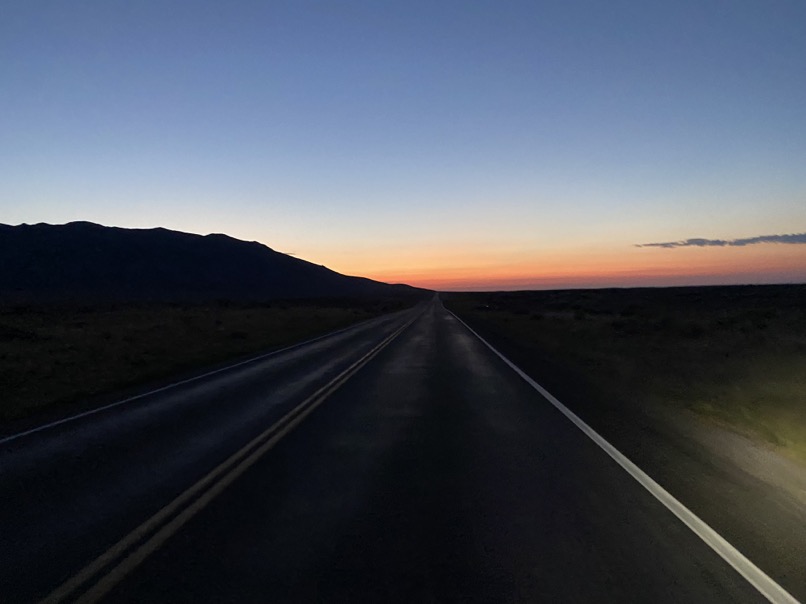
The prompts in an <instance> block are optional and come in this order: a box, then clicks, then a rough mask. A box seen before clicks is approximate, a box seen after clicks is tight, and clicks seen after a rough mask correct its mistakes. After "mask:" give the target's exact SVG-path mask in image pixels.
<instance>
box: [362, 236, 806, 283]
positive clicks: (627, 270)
mask: <svg viewBox="0 0 806 604" xmlns="http://www.w3.org/2000/svg"><path fill="white" fill-rule="evenodd" d="M451 256H452V258H450V260H452V261H453V262H445V261H444V260H445V259H446V258H445V257H444V256H443V255H442V254H435V258H434V262H433V264H429V263H426V262H422V260H424V259H425V256H423V257H421V258H418V259H419V260H421V262H418V263H416V264H414V263H413V264H414V265H412V266H410V267H405V268H404V267H402V266H399V260H400V258H398V257H394V258H392V259H391V260H390V262H389V264H390V266H389V268H388V269H386V270H383V269H382V268H379V264H381V263H382V260H383V259H382V258H381V257H378V256H374V257H373V258H372V259H371V262H370V263H368V264H370V265H371V266H367V267H366V270H363V271H362V270H361V268H360V266H359V267H356V269H354V270H352V271H350V274H358V275H362V276H365V277H369V278H371V279H376V280H379V281H385V282H387V283H408V284H409V285H414V286H419V287H425V288H428V289H435V290H443V291H451V290H453V291H462V290H465V291H473V290H496V289H500V290H514V289H564V288H585V287H592V288H597V287H640V286H672V285H709V284H713V285H717V284H739V283H802V282H806V246H800V245H782V244H759V245H754V246H745V247H705V248H698V247H687V248H677V249H662V248H651V249H650V248H640V249H639V248H628V249H626V250H623V249H621V250H619V249H612V248H609V249H598V250H596V249H587V250H562V251H556V252H555V251H551V252H549V251H543V252H537V253H532V254H530V255H528V256H526V255H524V256H523V257H521V258H515V257H514V256H513V255H507V256H506V257H503V258H497V257H496V256H495V255H493V254H490V255H478V254H477V253H476V254H473V253H467V254H465V255H464V256H463V255H462V254H459V253H454V254H451ZM457 258H463V259H464V261H463V262H457V261H456V260H457ZM373 269H374V270H373Z"/></svg>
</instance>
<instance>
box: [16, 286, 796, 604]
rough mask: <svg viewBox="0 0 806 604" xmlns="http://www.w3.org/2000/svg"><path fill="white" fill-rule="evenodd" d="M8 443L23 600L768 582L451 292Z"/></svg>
mask: <svg viewBox="0 0 806 604" xmlns="http://www.w3.org/2000/svg"><path fill="white" fill-rule="evenodd" d="M411 321H413V322H411ZM410 322H411V323H410ZM351 367H352V369H351ZM345 370H347V371H348V373H347V374H345V375H343V377H342V378H341V379H339V380H338V381H337V382H336V383H333V384H332V388H328V387H327V386H328V384H331V382H332V380H333V379H334V378H335V377H337V376H339V375H340V374H341V373H342V372H344V371H345ZM323 387H325V390H324V391H323V390H320V389H322V388H323ZM317 392H318V393H319V394H317ZM250 401H251V402H250ZM302 401H306V402H305V403H304V405H305V406H304V409H303V410H302V411H299V412H297V414H296V415H295V414H294V413H295V412H293V411H292V414H291V415H289V416H287V417H286V419H284V420H282V421H281V423H280V424H276V427H275V428H270V426H272V425H275V422H277V420H278V419H279V418H280V417H281V416H282V414H283V413H286V412H288V411H291V410H292V409H294V406H295V405H296V404H299V403H300V402H302ZM85 421H86V423H85ZM250 439H254V442H253V444H249V445H246V443H248V442H249V441H250ZM5 446H6V450H5V451H4V452H3V453H2V459H0V472H1V473H2V474H0V480H2V481H3V482H2V484H3V493H4V497H3V503H2V509H0V513H2V518H3V519H4V526H5V527H8V528H9V529H10V530H9V531H8V532H5V531H4V537H3V543H2V548H3V549H2V556H3V561H4V563H3V565H2V566H3V570H2V581H3V593H4V594H5V595H6V596H7V597H6V598H4V599H7V600H12V601H29V600H36V599H37V598H41V597H43V596H45V595H47V594H51V595H52V596H54V597H53V598H52V601H74V600H76V599H78V601H95V600H98V599H107V600H108V601H112V602H120V601H131V602H154V601H173V602H199V601H249V602H265V601H307V602H310V601H372V602H378V601H407V602H410V601H417V602H419V601H426V602H430V601H438V602H441V601H460V600H461V601H483V602H491V601H507V602H509V601H530V602H531V601H597V602H598V601H603V600H613V601H640V602H643V601H653V602H655V601H686V602H719V601H724V602H757V601H764V598H763V597H762V596H761V595H760V593H759V591H758V590H757V589H756V588H754V587H753V586H752V585H751V584H750V583H749V582H748V581H747V580H746V578H745V577H743V576H742V575H740V574H739V572H737V571H736V570H735V568H734V567H733V566H731V565H730V564H729V563H727V562H726V561H725V560H724V559H723V558H722V557H720V556H719V555H718V554H717V553H716V552H715V551H714V549H713V548H711V547H709V546H708V545H706V543H705V542H704V541H703V540H702V539H701V537H700V536H698V535H696V534H695V533H694V532H693V531H692V530H690V529H689V528H688V527H687V526H686V525H684V524H683V522H681V520H680V518H678V516H675V515H674V514H673V513H672V512H671V511H669V509H668V508H667V507H665V506H664V505H663V504H662V503H660V502H659V501H658V499H657V497H656V496H653V495H652V494H651V493H650V492H649V491H648V490H647V489H646V488H645V487H644V486H642V485H641V484H639V482H638V481H637V480H636V479H635V478H634V477H633V476H631V475H630V474H629V473H628V472H626V471H625V469H624V468H623V467H622V466H621V465H619V464H618V463H617V462H616V461H615V460H614V459H613V458H612V457H611V456H609V455H608V454H606V453H605V452H604V451H603V450H602V448H601V446H599V445H597V444H596V443H595V442H594V441H593V440H591V439H590V438H589V437H588V436H586V435H585V434H584V433H583V432H582V431H581V430H580V429H579V428H578V427H577V426H576V425H574V424H573V423H572V422H571V421H569V419H568V418H567V417H566V416H565V415H563V414H562V413H561V412H560V411H559V410H558V409H557V408H556V407H554V406H552V405H551V404H550V403H549V402H548V401H547V400H546V399H545V398H544V397H543V396H542V395H541V394H540V393H539V392H537V391H536V390H535V388H534V387H533V386H532V385H530V384H529V383H528V382H527V381H525V380H524V379H522V377H521V376H519V375H518V374H517V373H516V372H515V371H513V369H512V368H511V367H509V366H508V365H507V364H506V363H505V362H504V361H503V360H502V359H501V358H499V357H498V356H497V355H496V354H495V353H494V352H493V351H492V350H490V349H489V348H488V347H487V346H486V345H485V344H484V343H483V342H482V341H481V340H479V339H478V338H477V337H476V336H475V335H474V334H473V333H472V332H471V331H469V330H468V328H467V327H465V326H464V325H463V324H462V323H461V322H460V321H459V320H458V319H456V318H455V317H454V316H453V315H451V314H450V313H449V312H448V311H446V310H445V309H444V308H443V307H442V305H441V304H440V302H439V301H438V300H437V299H435V300H434V301H433V302H432V303H430V304H429V305H427V306H425V307H420V308H418V309H415V310H413V311H410V312H408V313H400V314H398V315H395V316H391V317H387V318H385V319H382V320H378V321H376V322H373V323H371V324H367V325H364V326H361V327H360V328H358V329H356V330H355V331H347V332H345V333H343V334H340V335H338V336H334V339H333V341H330V339H325V340H322V341H320V342H317V343H315V344H313V345H312V348H311V349H310V350H309V349H308V347H300V348H298V349H295V350H293V351H289V352H288V353H284V354H280V355H277V356H275V357H269V358H267V359H265V360H263V361H260V362H256V363H254V364H248V365H245V366H243V367H242V368H238V369H236V370H233V372H232V373H230V372H224V373H223V374H220V375H217V376H211V377H210V378H205V379H202V380H199V381H198V382H194V383H190V384H187V385H183V386H179V387H177V388H176V389H173V390H169V391H166V392H163V393H158V394H157V395H154V397H153V400H151V399H149V400H147V401H145V402H144V403H142V404H138V405H133V406H132V407H127V406H121V408H120V409H117V410H114V411H113V410H110V413H109V416H108V417H107V416H105V415H104V414H98V416H94V417H90V418H86V420H82V421H81V422H75V424H65V425H64V426H60V427H59V429H54V430H53V432H49V431H47V430H46V431H43V432H42V433H40V434H36V435H31V436H30V437H28V438H25V439H19V440H18V441H13V442H9V443H7V445H5ZM239 451H240V453H238V452H239ZM228 456H235V457H233V458H231V461H230V462H227V463H225V464H223V465H222V466H219V467H220V471H219V472H218V473H217V474H215V476H213V477H212V478H210V480H209V482H208V483H205V485H204V488H200V489H199V490H198V491H192V492H189V491H188V490H187V489H188V486H189V485H192V484H196V483H197V481H199V480H200V479H203V478H204V477H205V476H209V472H210V470H211V469H212V468H214V467H216V464H221V461H222V460H224V459H226V458H227V457H228ZM183 493H184V495H183ZM183 496H184V499H182V497H183ZM177 498H179V499H181V501H180V503H179V504H176V505H175V506H174V507H171V505H172V504H171V502H176V501H177ZM149 523H150V524H149ZM138 527H141V529H142V530H140V531H139V532H138ZM142 527H145V528H142ZM57 588H58V589H57ZM54 590H56V591H55V592H54ZM781 601H784V600H781Z"/></svg>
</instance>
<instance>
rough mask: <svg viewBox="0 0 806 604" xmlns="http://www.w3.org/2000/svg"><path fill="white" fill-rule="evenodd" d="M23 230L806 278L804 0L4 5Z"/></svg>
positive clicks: (12, 215)
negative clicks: (228, 238) (691, 242)
mask: <svg viewBox="0 0 806 604" xmlns="http://www.w3.org/2000/svg"><path fill="white" fill-rule="evenodd" d="M0 83H2V84H0V222H4V223H9V224H18V223H22V222H27V223H35V222H49V223H63V222H69V221H72V220H89V221H93V222H99V223H102V224H107V225H114V226H125V227H152V226H164V227H168V228H172V229H177V230H183V231H190V232H196V233H202V234H206V233H210V232H224V233H227V234H229V235H232V236H234V237H238V238H241V239H248V240H257V241H260V242H262V243H265V244H266V245H269V246H270V247H272V248H274V249H276V250H278V251H282V252H289V253H294V254H296V255H297V256H299V257H301V258H304V259H306V260H311V261H313V262H316V263H318V264H325V265H327V266H329V267H331V268H333V269H335V270H338V271H340V272H344V273H349V274H360V275H365V276H369V277H373V278H378V279H382V280H388V281H405V282H409V283H412V284H414V285H424V286H429V287H435V288H442V289H498V288H507V289H510V288H517V289H528V288H545V287H582V286H594V287H600V286H607V285H622V286H623V285H668V284H694V283H765V282H788V281H801V282H802V281H806V245H804V244H790V243H758V244H753V245H747V246H722V247H720V246H709V247H675V248H668V247H665V248H664V247H648V248H647V247H644V248H639V247H635V244H642V243H652V242H669V241H678V240H685V239H689V238H708V239H724V240H732V239H738V238H749V237H755V236H761V235H776V234H787V233H803V232H806V2H803V1H802V0H758V1H747V0H721V1H711V0H696V1H686V0H676V1H669V0H665V1H663V2H656V1H653V0H646V1H630V2H624V1H619V0H609V1H607V2H604V1H600V0H597V1H591V2H583V1H557V2H539V1H531V2H504V1H490V2H473V1H471V0H466V1H461V2H449V1H444V2H440V1H436V0H429V1H427V2H418V1H406V2H385V1H381V0H369V1H366V2H353V1H338V2H337V1H333V2H306V1H300V0H294V1H289V2H268V1H266V2H257V1H247V2H238V1H233V2H220V1H217V2H210V1H203V0H199V1H195V2H170V1H166V0H161V1H159V2H150V1H145V0H142V1H137V2H132V1H130V0H127V1H125V2H123V1H120V2H119V1H114V0H103V1H95V2H82V1H80V0H75V1H71V2H63V1H57V0H53V1H41V2H39V1H34V2H32V1H29V0H19V1H6V2H3V3H2V4H0Z"/></svg>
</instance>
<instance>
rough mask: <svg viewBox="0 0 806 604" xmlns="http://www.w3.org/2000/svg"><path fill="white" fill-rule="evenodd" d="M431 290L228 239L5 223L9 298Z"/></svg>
mask: <svg viewBox="0 0 806 604" xmlns="http://www.w3.org/2000/svg"><path fill="white" fill-rule="evenodd" d="M419 293H424V290H418V289H416V288H413V287H409V286H407V285H389V284H387V283H381V282H379V281H373V280H371V279H365V278H361V277H349V276H346V275H342V274H340V273H337V272H335V271H332V270H330V269H328V268H325V267H324V266H319V265H316V264H313V263H311V262H306V261H305V260H301V259H299V258H294V257H292V256H289V255H287V254H282V253H280V252H276V251H274V250H272V249H271V248H269V247H267V246H265V245H263V244H261V243H257V242H255V241H251V242H248V241H241V240H239V239H234V238H232V237H229V236H227V235H220V234H215V235H206V236H202V235H194V234H191V233H182V232H179V231H171V230H168V229H163V228H154V229H124V228H117V227H106V226H101V225H98V224H93V223H91V222H71V223H68V224H64V225H50V224H35V225H28V224H22V225H18V226H9V225H4V224H0V300H5V301H25V302H31V301H44V302H47V301H62V300H79V301H80V300H86V301H97V300H121V301H123V300H134V301H139V300H143V301H147V300H159V301H167V300H177V301H201V300H220V299H228V300H271V299H294V298H316V297H368V296H400V295H417V294H419Z"/></svg>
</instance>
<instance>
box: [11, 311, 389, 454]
mask: <svg viewBox="0 0 806 604" xmlns="http://www.w3.org/2000/svg"><path fill="white" fill-rule="evenodd" d="M381 316H385V315H381ZM377 318H379V317H373V318H371V319H367V320H366V321H361V322H360V323H355V324H353V325H348V326H347V327H344V328H342V329H337V330H336V331H331V332H329V333H326V334H322V335H321V336H316V337H315V338H311V339H310V340H305V341H304V342H297V343H296V344H291V345H290V346H286V347H285V348H280V349H278V350H272V351H271V352H266V353H263V354H260V355H258V356H255V357H250V358H248V359H245V360H243V361H239V362H237V363H234V364H232V365H227V366H226V367H219V368H218V369H214V370H212V371H208V372H207V373H202V374H201V375H196V376H193V377H190V378H187V379H185V380H180V381H178V382H173V383H171V384H168V385H166V386H162V387H160V388H156V389H154V390H149V391H148V392H143V393H141V394H136V395H134V396H130V397H128V398H124V399H123V400H120V401H115V402H114V403H109V404H107V405H103V406H101V407H95V408H93V409H89V410H88V411H84V412H82V413H77V414H76V415H70V416H68V417H63V418H62V419H58V420H56V421H52V422H48V423H47V424H42V425H41V426H36V427H35V428H31V429H30V430H24V431H23V432H17V433H16V434H11V435H9V436H4V437H3V438H0V445H5V444H7V443H10V442H12V441H14V440H17V439H18V438H23V437H25V436H30V435H31V434H36V433H38V432H44V431H45V430H49V429H50V428H55V427H56V426H61V425H62V424H68V423H70V422H73V421H75V420H77V419H81V418H83V417H88V416H90V415H95V414H96V413H100V412H101V411H106V410H107V409H112V408H114V407H118V406H120V405H124V404H126V403H131V402H132V401H136V400H139V399H141V398H145V397H147V396H151V395H152V394H157V393H159V392H164V391H166V390H170V389H171V388H176V387H177V386H182V385H183V384H189V383H191V382H195V381H197V380H201V379H203V378H206V377H210V376H211V375H216V374H217V373H222V372H224V371H229V370H230V369H235V368H236V367H240V366H242V365H246V364H248V363H254V362H255V361H260V360H262V359H265V358H268V357H271V356H274V355H277V354H281V353H283V352H288V351H289V350H293V349H295V348H301V347H302V346H307V345H308V344H313V343H314V342H318V341H319V340H324V339H325V338H329V337H332V336H336V335H339V334H341V333H344V332H346V331H349V330H351V329H355V328H357V327H360V326H361V325H365V324H367V323H369V322H370V321H373V320H374V319H377Z"/></svg>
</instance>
